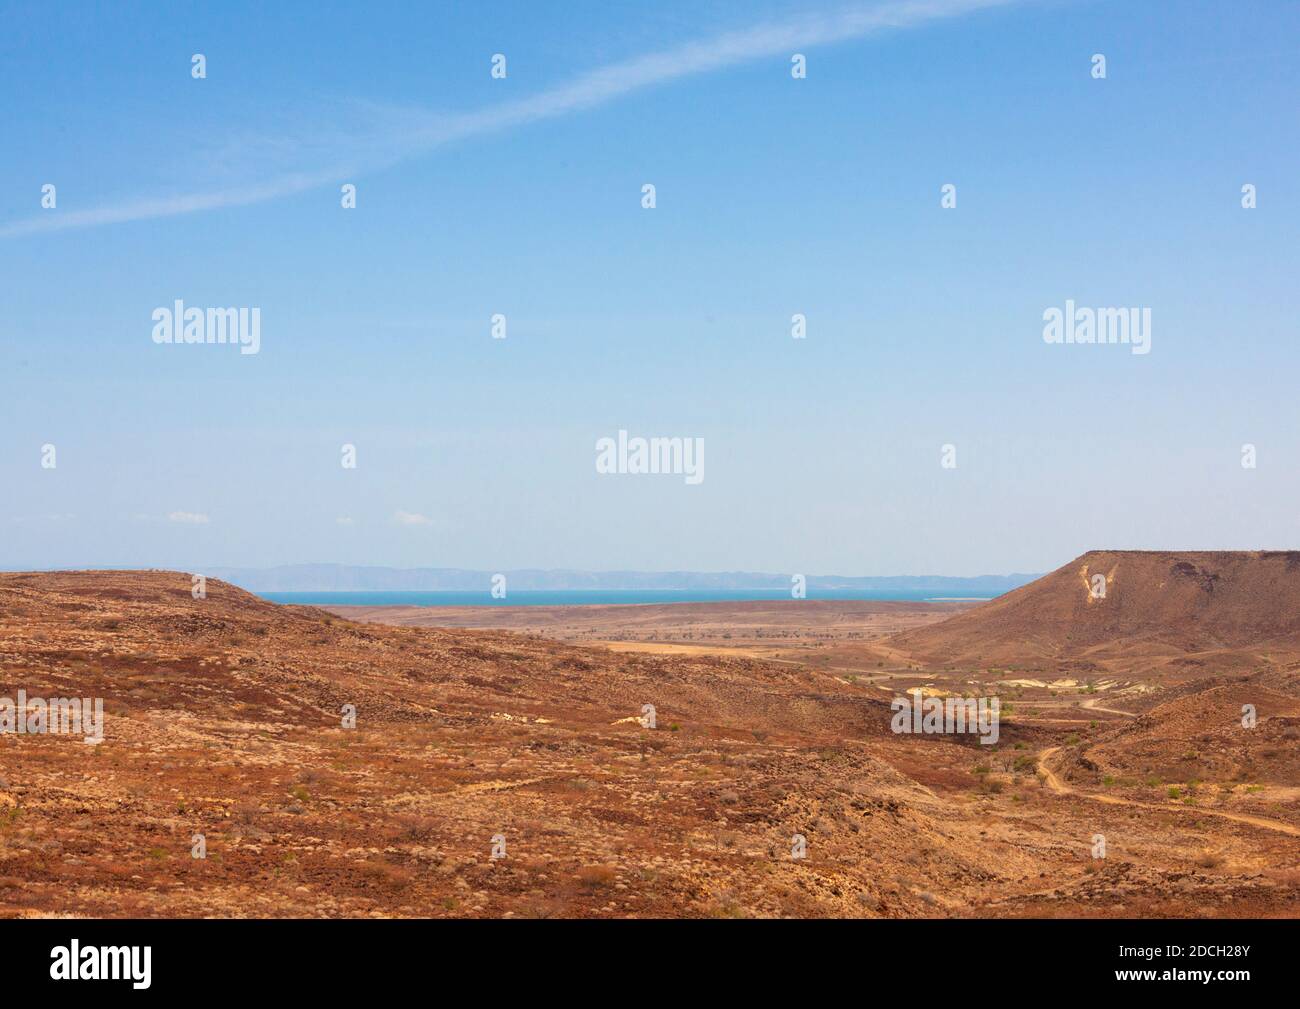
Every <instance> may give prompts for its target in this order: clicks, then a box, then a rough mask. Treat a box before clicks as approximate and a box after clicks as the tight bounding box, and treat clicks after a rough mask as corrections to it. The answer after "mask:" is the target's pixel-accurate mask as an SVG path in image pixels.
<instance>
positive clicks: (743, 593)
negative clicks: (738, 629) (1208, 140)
mask: <svg viewBox="0 0 1300 1009" xmlns="http://www.w3.org/2000/svg"><path fill="white" fill-rule="evenodd" d="M258 595H260V596H262V598H264V599H269V600H271V601H272V602H275V603H296V604H299V605H304V606H593V605H600V604H608V603H720V602H738V601H755V600H765V601H777V600H782V599H784V600H786V601H787V602H790V603H791V604H792V605H793V604H797V603H798V602H800V600H797V599H791V598H790V590H789V589H590V590H588V589H538V590H531V591H523V590H521V591H511V592H509V594H508V595H507V596H506V598H505V599H493V598H492V595H491V593H490V592H488V591H487V590H484V591H482V592H451V591H448V592H259V593H258ZM808 598H809V599H872V600H899V601H904V602H924V601H927V600H935V599H953V598H964V599H984V598H987V597H986V596H962V597H956V596H951V595H942V594H936V593H934V592H932V591H931V592H926V591H910V590H899V589H892V590H864V589H809V590H808Z"/></svg>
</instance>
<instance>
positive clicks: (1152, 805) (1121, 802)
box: [1038, 746, 1300, 837]
mask: <svg viewBox="0 0 1300 1009" xmlns="http://www.w3.org/2000/svg"><path fill="white" fill-rule="evenodd" d="M1058 750H1060V747H1059V746H1049V747H1048V748H1047V749H1045V750H1044V751H1043V752H1042V753H1040V754H1039V755H1038V772H1039V773H1040V774H1041V775H1042V776H1043V781H1044V782H1046V784H1047V787H1048V788H1050V789H1051V790H1052V791H1053V792H1056V793H1057V794H1058V795H1077V796H1079V797H1080V798H1084V799H1092V800H1094V801H1096V802H1104V803H1106V804H1107V805H1110V806H1138V807H1141V808H1143V809H1158V810H1163V811H1165V812H1175V813H1181V812H1187V813H1196V814H1197V815H1198V816H1217V817H1219V818H1220V819H1222V820H1235V821H1236V822H1237V823H1246V824H1249V825H1250V826H1252V827H1262V828H1264V829H1265V830H1275V831H1278V832H1279V833H1282V834H1290V835H1291V836H1292V837H1300V827H1295V826H1293V825H1291V824H1289V823H1283V822H1282V821H1281V820H1270V819H1268V818H1267V817H1263V816H1252V815H1250V814H1249V813H1225V812H1223V811H1221V810H1217V809H1206V808H1205V807H1203V806H1192V807H1187V806H1172V805H1162V804H1160V803H1157V802H1138V801H1137V800H1136V799H1122V798H1120V797H1119V796H1116V795H1098V794H1097V793H1095V792H1081V791H1079V790H1078V789H1077V788H1071V787H1070V786H1069V785H1067V784H1066V783H1065V782H1064V781H1062V780H1061V779H1060V778H1059V777H1058V776H1057V774H1056V772H1055V771H1053V770H1052V769H1051V768H1050V767H1049V766H1048V764H1047V759H1048V758H1049V757H1051V756H1052V755H1053V754H1054V753H1056V752H1057V751H1058Z"/></svg>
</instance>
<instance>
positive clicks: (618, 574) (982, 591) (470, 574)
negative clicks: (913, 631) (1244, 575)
mask: <svg viewBox="0 0 1300 1009" xmlns="http://www.w3.org/2000/svg"><path fill="white" fill-rule="evenodd" d="M202 573H203V574H205V575H207V576H208V577H211V578H220V579H222V580H223V581H227V582H230V583H232V584H234V585H238V586H239V587H240V588H243V589H248V590H249V591H250V592H439V591H452V592H465V591H476V590H484V591H486V590H487V589H488V588H490V587H491V584H492V577H493V576H494V575H496V574H503V575H505V576H506V582H507V584H508V585H509V587H510V590H511V591H522V592H527V591H534V590H581V589H594V590H615V589H684V590H689V589H697V590H698V589H716V590H730V589H789V588H790V579H791V575H789V574H764V573H760V572H752V571H720V572H700V571H569V570H564V569H559V570H538V569H531V568H527V569H522V570H517V571H500V572H497V571H470V570H466V569H463V568H381V567H355V566H352V565H348V564H289V565H285V566H282V567H273V568H211V569H207V570H205V571H203V572H202ZM806 577H807V586H808V588H810V589H859V590H870V591H909V592H929V593H932V594H934V595H937V596H942V595H952V596H979V597H984V598H987V597H990V596H997V595H1001V594H1002V593H1003V592H1009V591H1011V590H1012V589H1015V588H1019V587H1020V586H1021V585H1025V584H1027V583H1029V582H1031V581H1033V580H1034V579H1035V578H1037V577H1038V575H1034V574H1010V575H979V576H977V577H974V578H950V577H945V576H942V575H899V576H890V577H870V578H867V577H852V576H845V575H807V576H806Z"/></svg>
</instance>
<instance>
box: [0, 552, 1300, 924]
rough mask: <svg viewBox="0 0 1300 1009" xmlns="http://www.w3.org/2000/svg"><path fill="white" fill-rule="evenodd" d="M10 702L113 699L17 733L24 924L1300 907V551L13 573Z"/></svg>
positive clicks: (1, 588)
mask: <svg viewBox="0 0 1300 1009" xmlns="http://www.w3.org/2000/svg"><path fill="white" fill-rule="evenodd" d="M1098 576H1100V578H1101V585H1103V586H1104V590H1103V591H1102V593H1101V594H1100V595H1099V594H1098V592H1097V585H1098V582H1097V577H1098ZM918 688H919V689H920V690H921V691H922V692H923V694H924V696H927V697H940V698H942V697H949V696H951V697H986V698H987V697H993V696H996V697H998V698H999V699H1000V702H1001V712H1000V716H1001V717H1000V731H999V733H998V738H997V742H996V744H995V745H983V744H981V743H980V741H979V739H978V737H976V736H975V735H970V734H951V733H949V734H937V735H924V734H900V733H895V732H894V731H892V730H891V720H892V715H893V712H892V710H891V701H892V700H893V699H894V698H896V697H899V696H901V695H905V694H906V693H907V692H909V691H913V690H916V689H918ZM20 689H22V690H24V691H25V692H26V694H27V695H28V696H29V697H45V698H57V697H100V698H103V700H104V709H105V713H106V717H105V731H104V737H105V738H104V741H103V742H102V743H99V744H97V745H88V744H86V743H84V742H83V741H82V739H81V738H78V737H74V736H69V735H59V734H46V735H27V734H23V735H18V734H4V735H0V915H5V916H34V915H42V916H43V915H95V916H116V915H129V916H198V915H218V916H228V915H238V916H416V917H442V916H452V917H459V916H474V917H501V916H512V917H553V916H577V917H670V916H691V917H704V916H720V917H750V916H837V917H839V916H856V917H873V918H874V917H886V918H894V917H916V916H956V917H972V916H973V917H980V916H999V917H1005V916H1051V917H1057V916H1120V917H1147V916H1195V917H1216V916H1224V917H1254V916H1265V917H1275V916H1280V917H1295V916H1297V915H1300V554H1296V553H1178V554H1173V553H1145V552H1094V553H1090V554H1086V555H1084V556H1082V557H1080V558H1077V559H1076V560H1074V561H1072V562H1070V563H1069V564H1067V565H1065V566H1064V567H1062V568H1061V569H1059V570H1058V571H1056V572H1054V573H1052V574H1050V575H1048V576H1045V577H1044V578H1042V579H1039V580H1038V581H1036V582H1034V583H1032V584H1030V585H1027V586H1025V587H1024V588H1021V589H1017V590H1015V591H1013V592H1011V593H1008V594H1007V595H1005V596H1002V597H1000V598H998V599H996V600H993V601H991V602H987V603H982V604H974V603H970V602H943V603H932V604H919V603H867V602H817V601H807V600H799V601H796V600H790V601H788V602H781V603H711V604H701V605H689V604H685V605H681V604H679V605H673V606H627V607H621V606H606V607H586V608H581V609H573V608H558V609H552V608H542V607H531V608H507V609H491V610H487V609H484V610H473V609H447V610H428V609H424V610H418V611H417V610H412V609H393V608H382V609H365V610H352V609H347V610H343V609H340V610H339V611H337V612H326V611H324V610H321V609H316V608H312V607H297V606H278V605H275V604H273V603H270V602H267V601H264V600H262V599H259V598H258V597H256V596H253V595H250V594H249V593H246V592H244V591H242V590H239V589H236V588H234V587H233V586H230V585H226V584H224V583H220V582H215V581H209V582H208V584H207V595H206V598H204V599H195V598H193V595H192V593H191V579H190V577H189V576H188V575H183V574H178V573H174V572H71V573H30V574H4V575H0V695H2V696H4V697H10V698H12V697H14V696H16V693H17V691H18V690H20ZM646 704H652V705H653V706H654V708H655V727H654V728H650V727H648V726H647V725H646V724H643V720H642V718H641V715H642V711H643V705H646ZM349 706H354V707H355V712H356V718H355V727H352V728H350V727H346V726H345V717H346V716H345V713H346V712H347V711H348V710H349ZM1246 711H1249V712H1251V713H1252V715H1253V717H1252V718H1250V719H1247V718H1246V717H1245V715H1244V712H1246ZM1247 721H1249V723H1250V724H1249V726H1248V725H1247V724H1246V723H1247ZM796 835H798V836H800V837H802V838H803V839H804V840H805V843H806V857H801V858H794V857H791V856H792V838H794V837H795V836H796ZM199 837H201V838H202V844H203V849H204V853H205V856H206V857H204V858H195V857H194V854H193V853H194V850H195V844H196V838H199ZM1099 838H1101V839H1103V840H1102V844H1103V849H1104V856H1098V851H1099V848H1098V839H1099ZM494 854H496V855H497V856H504V857H493V855H494Z"/></svg>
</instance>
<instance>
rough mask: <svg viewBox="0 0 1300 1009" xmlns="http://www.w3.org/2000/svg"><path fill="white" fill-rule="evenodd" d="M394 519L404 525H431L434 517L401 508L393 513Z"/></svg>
mask: <svg viewBox="0 0 1300 1009" xmlns="http://www.w3.org/2000/svg"><path fill="white" fill-rule="evenodd" d="M393 521H394V522H396V523H397V524H398V525H403V526H431V525H433V519H431V518H429V516H427V515H421V514H419V513H418V512H404V511H401V510H400V509H399V510H398V511H396V512H394V513H393Z"/></svg>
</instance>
